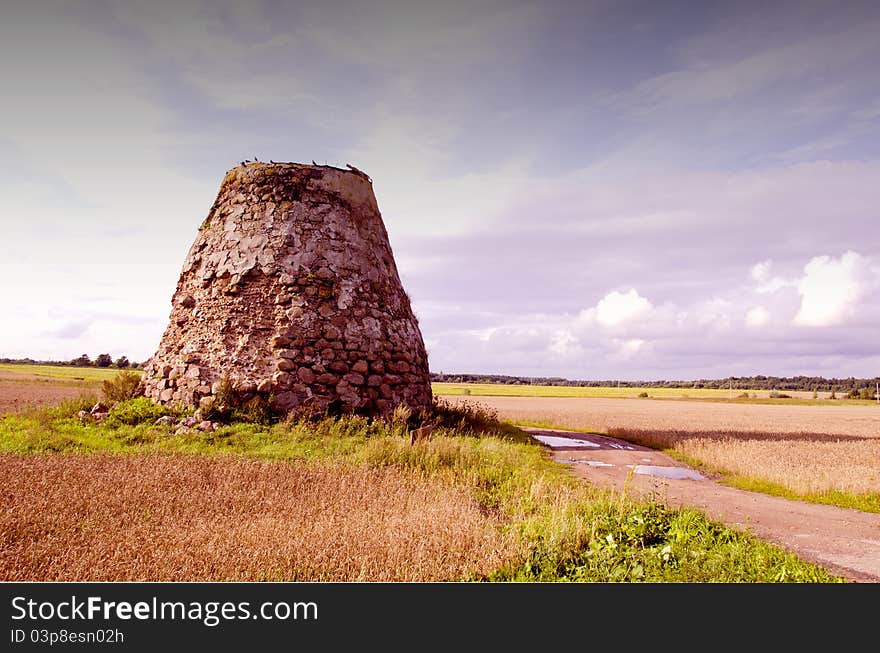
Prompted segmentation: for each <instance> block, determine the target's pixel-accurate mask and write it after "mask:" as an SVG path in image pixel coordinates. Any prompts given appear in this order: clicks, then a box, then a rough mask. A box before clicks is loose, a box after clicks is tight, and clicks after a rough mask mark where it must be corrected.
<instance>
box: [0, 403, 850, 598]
mask: <svg viewBox="0 0 880 653" xmlns="http://www.w3.org/2000/svg"><path fill="white" fill-rule="evenodd" d="M72 408H73V407H70V408H68V409H67V410H66V411H62V413H69V411H70V410H72ZM462 419H464V421H465V423H475V422H476V421H484V422H486V423H487V424H491V422H492V419H493V418H492V416H491V414H483V415H475V414H470V415H469V416H468V415H466V414H465V415H463V416H462V415H459V416H458V417H456V416H454V415H453V414H452V413H448V414H446V416H445V417H438V422H439V423H440V425H439V426H438V427H437V429H436V430H435V432H434V434H433V437H432V438H431V439H429V440H420V441H418V442H416V443H415V444H411V443H410V439H409V437H407V428H408V427H407V424H406V423H405V422H402V421H400V420H396V421H395V420H389V421H384V420H369V419H366V418H363V417H342V418H338V419H336V418H318V419H314V420H300V421H291V422H288V423H279V424H274V425H263V424H257V423H250V424H232V425H229V426H225V427H223V428H220V429H219V430H217V431H216V432H213V433H201V432H193V433H187V434H179V435H177V434H175V433H174V431H173V430H172V429H171V428H168V427H162V426H157V425H155V424H153V423H152V422H151V420H146V421H144V422H142V423H137V424H125V423H116V424H113V425H111V424H100V425H91V426H84V425H81V424H79V422H78V421H77V420H76V419H74V418H70V417H65V416H63V414H56V415H53V416H47V415H44V416H43V417H42V418H41V417H38V416H34V415H29V416H12V417H7V418H4V419H0V451H4V452H8V453H6V454H5V455H2V456H0V469H2V473H3V476H4V478H9V479H14V481H13V483H14V485H15V487H14V491H10V492H9V494H8V496H9V497H10V501H8V502H7V504H6V505H5V506H4V507H3V508H2V509H0V534H2V535H0V537H2V538H3V539H2V540H0V575H2V578H3V579H4V580H10V579H13V578H14V579H25V578H27V579H41V580H47V579H62V578H63V579H76V580H95V579H98V578H100V579H104V580H110V579H113V580H120V579H126V580H145V579H164V580H196V579H210V580H329V579H333V580H389V579H391V580H404V579H405V580H458V579H467V580H498V581H506V580H530V581H531V580H539V581H547V580H550V581H555V580H578V581H596V582H604V581H674V582H687V581H707V580H724V581H732V582H776V581H810V582H812V581H816V582H830V581H834V580H839V579H835V578H834V577H833V576H831V575H830V574H828V573H827V572H825V571H824V570H822V569H821V568H819V567H816V566H814V565H811V564H808V563H806V562H803V561H800V560H798V559H797V558H796V557H795V556H794V555H792V554H790V553H787V552H785V551H783V550H781V549H778V548H775V547H772V546H770V545H768V544H765V543H762V542H760V541H758V540H757V539H755V538H753V537H751V536H748V535H744V534H740V533H737V532H734V531H731V530H729V529H726V528H724V527H722V526H721V525H719V524H716V523H713V522H710V521H709V520H707V519H706V518H705V516H703V515H702V514H700V513H697V512H694V511H686V510H680V509H672V508H668V507H665V506H662V505H659V504H656V503H651V502H644V501H640V500H639V501H637V500H635V499H632V498H630V497H628V496H627V495H625V494H612V493H609V492H606V491H601V490H599V489H596V488H593V487H591V486H589V485H588V484H586V483H584V482H582V481H580V480H578V479H576V478H574V477H573V476H572V475H571V474H570V473H569V472H568V470H567V468H565V467H564V466H563V465H561V464H558V463H554V462H552V461H551V460H550V459H549V457H548V455H547V453H546V451H545V450H544V449H543V448H541V447H540V446H537V445H535V444H531V443H525V442H518V441H516V440H515V438H513V437H512V435H511V434H509V433H504V432H503V431H502V432H497V433H496V434H494V435H487V434H480V433H479V432H478V431H476V430H474V429H465V430H464V431H460V430H458V429H457V428H452V427H449V426H444V425H443V423H444V420H445V421H446V423H452V422H456V421H457V422H459V423H460V422H461V420H462ZM41 420H42V421H41ZM45 452H51V453H45ZM57 452H63V453H64V455H59V454H58V453H57ZM88 452H99V455H91V456H89V455H80V454H84V453H88ZM109 453H114V454H117V455H107V454H109ZM195 454H198V455H195Z"/></svg>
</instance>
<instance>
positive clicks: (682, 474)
mask: <svg viewBox="0 0 880 653" xmlns="http://www.w3.org/2000/svg"><path fill="white" fill-rule="evenodd" d="M627 467H633V465H627ZM633 471H634V472H635V473H636V474H645V475H647V476H659V477H661V478H671V479H674V480H687V479H689V480H693V481H704V480H706V477H705V476H703V475H702V474H700V473H699V472H695V471H694V470H692V469H685V468H684V467H663V466H661V465H635V466H634V468H633Z"/></svg>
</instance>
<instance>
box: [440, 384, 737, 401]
mask: <svg viewBox="0 0 880 653" xmlns="http://www.w3.org/2000/svg"><path fill="white" fill-rule="evenodd" d="M431 388H432V389H433V391H434V394H435V395H448V396H460V395H468V394H470V395H473V396H475V397H597V398H620V397H638V396H639V394H640V393H642V392H647V393H648V395H649V396H650V397H664V398H665V397H676V398H680V397H683V396H686V397H724V398H727V396H728V394H729V393H728V391H727V390H717V389H714V388H616V387H580V386H564V385H507V384H504V383H432V384H431Z"/></svg>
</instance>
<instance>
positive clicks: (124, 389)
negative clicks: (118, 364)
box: [101, 370, 144, 402]
mask: <svg viewBox="0 0 880 653" xmlns="http://www.w3.org/2000/svg"><path fill="white" fill-rule="evenodd" d="M143 393H144V387H143V384H142V382H141V376H140V374H137V373H136V372H129V371H128V370H125V371H122V372H120V373H119V374H117V375H116V376H114V377H113V378H112V379H106V380H105V381H104V382H103V383H102V384H101V394H103V395H104V399H105V400H107V401H109V402H117V401H126V400H127V399H133V398H135V397H139V396H141V395H143Z"/></svg>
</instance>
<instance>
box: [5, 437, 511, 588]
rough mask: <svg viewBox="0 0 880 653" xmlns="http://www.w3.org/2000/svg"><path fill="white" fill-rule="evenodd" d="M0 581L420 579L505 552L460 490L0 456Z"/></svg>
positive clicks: (381, 477) (287, 472) (481, 568)
mask: <svg viewBox="0 0 880 653" xmlns="http://www.w3.org/2000/svg"><path fill="white" fill-rule="evenodd" d="M0 476H2V478H4V479H5V480H4V488H3V489H4V495H5V496H6V500H5V501H4V505H3V507H2V509H0V578H3V580H5V581H31V580H39V581H80V580H92V581H180V580H186V581H260V580H270V581H271V580H284V581H334V580H345V581H356V580H360V581H424V580H457V579H458V578H460V577H461V576H463V575H464V574H465V573H467V572H471V571H474V572H486V571H489V570H491V569H493V568H495V567H497V566H498V565H499V564H500V563H501V562H502V561H503V560H504V558H505V556H506V555H507V554H508V553H509V552H510V547H509V544H510V542H509V541H506V540H505V539H503V536H502V535H501V530H500V529H498V528H496V527H495V526H496V524H495V523H494V521H493V519H492V518H491V517H488V516H486V515H484V514H483V513H481V510H480V506H479V504H478V503H477V502H476V501H475V500H474V499H473V498H472V497H471V496H470V495H469V493H468V492H467V491H466V490H465V489H463V488H461V487H458V486H456V485H455V484H452V483H445V482H441V481H439V480H437V479H428V478H425V477H424V476H422V475H419V474H418V473H415V472H407V471H405V470H401V469H399V468H392V467H387V468H378V469H377V468H367V467H362V466H354V465H343V464H330V463H322V464H317V463H307V462H302V461H300V462H293V463H288V462H266V461H259V460H255V459H246V458H243V457H237V456H230V455H227V456H186V455H170V456H169V455H166V456H159V455H130V456H114V455H103V454H93V455H56V454H48V455H47V454H32V455H14V454H3V455H0Z"/></svg>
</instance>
